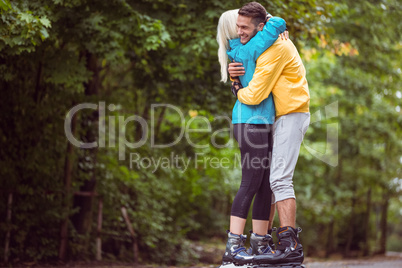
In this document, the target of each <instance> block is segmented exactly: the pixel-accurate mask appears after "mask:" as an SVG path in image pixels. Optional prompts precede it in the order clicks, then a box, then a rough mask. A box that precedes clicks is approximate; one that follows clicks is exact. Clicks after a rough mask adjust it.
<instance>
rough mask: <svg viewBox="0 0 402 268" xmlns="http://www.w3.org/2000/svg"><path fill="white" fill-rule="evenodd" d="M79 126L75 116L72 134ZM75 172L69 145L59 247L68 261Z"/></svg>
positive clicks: (72, 122) (61, 253)
mask: <svg viewBox="0 0 402 268" xmlns="http://www.w3.org/2000/svg"><path fill="white" fill-rule="evenodd" d="M76 125H77V116H76V114H74V116H73V118H72V119H71V132H72V133H73V135H74V134H75V132H76V131H75V129H76ZM72 172H73V145H72V144H71V143H70V142H68V143H67V151H66V158H65V160H64V197H63V198H64V199H63V213H64V219H63V221H62V223H61V228H60V247H59V259H60V260H62V261H65V260H66V256H67V245H68V221H69V216H70V207H71V183H72Z"/></svg>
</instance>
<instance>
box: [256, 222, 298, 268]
mask: <svg viewBox="0 0 402 268" xmlns="http://www.w3.org/2000/svg"><path fill="white" fill-rule="evenodd" d="M300 232H301V228H298V229H294V228H292V227H290V226H287V227H281V228H279V229H278V230H277V232H276V236H277V237H278V247H277V248H276V250H275V251H271V252H268V253H266V254H264V255H260V256H259V258H255V262H258V264H271V265H281V266H283V265H289V266H292V265H301V264H302V263H303V261H304V254H303V246H302V244H301V243H300V240H299V236H298V233H300Z"/></svg>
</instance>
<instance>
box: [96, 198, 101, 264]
mask: <svg viewBox="0 0 402 268" xmlns="http://www.w3.org/2000/svg"><path fill="white" fill-rule="evenodd" d="M102 213H103V200H102V197H99V201H98V226H97V230H96V234H97V237H96V260H97V261H101V260H102V238H101V234H102V220H103V218H102Z"/></svg>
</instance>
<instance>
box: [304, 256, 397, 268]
mask: <svg viewBox="0 0 402 268" xmlns="http://www.w3.org/2000/svg"><path fill="white" fill-rule="evenodd" d="M305 266H306V268H326V267H328V268H366V267H367V268H402V255H401V253H395V254H393V253H390V254H387V256H386V257H377V258H372V259H367V260H364V259H362V260H341V261H328V262H316V261H313V262H307V263H305Z"/></svg>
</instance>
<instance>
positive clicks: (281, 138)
mask: <svg viewBox="0 0 402 268" xmlns="http://www.w3.org/2000/svg"><path fill="white" fill-rule="evenodd" d="M238 26H239V25H238ZM241 28H242V27H241V26H240V27H239V29H240V30H239V31H240V33H239V35H240V37H242V33H241ZM245 34H246V33H245ZM228 70H229V74H230V76H231V77H236V76H240V75H243V74H244V68H243V67H242V66H241V63H231V64H230V65H229V69H228ZM271 92H272V94H273V98H274V103H275V111H276V120H275V123H274V146H273V152H272V162H271V174H270V184H271V189H272V192H273V194H274V196H275V202H276V207H277V209H278V216H279V221H280V225H281V227H280V228H279V229H278V231H277V236H278V240H279V243H278V247H277V250H276V251H273V252H271V253H269V254H266V255H265V256H256V259H255V261H256V262H258V261H259V259H260V258H261V260H260V261H261V263H266V262H267V260H268V263H272V264H275V263H277V264H281V263H299V264H300V263H301V262H303V259H304V255H303V248H302V246H301V243H300V241H299V239H298V233H299V232H300V231H301V229H300V228H297V229H296V197H295V193H294V189H293V173H294V169H295V167H296V163H297V159H298V156H299V151H300V146H301V143H302V141H303V137H304V134H305V133H306V131H307V128H308V125H309V123H310V113H309V102H310V95H309V90H308V83H307V79H306V70H305V68H304V65H303V63H302V61H301V58H300V55H299V53H298V51H297V49H296V47H295V46H294V44H293V43H292V41H290V40H282V39H281V38H278V40H277V41H276V42H275V43H274V44H273V45H272V46H271V47H270V48H268V49H267V50H266V51H265V52H264V53H263V54H261V56H260V57H259V58H258V59H257V66H256V69H255V73H254V76H253V79H252V80H251V81H250V83H249V84H248V86H247V87H245V88H241V89H239V90H238V91H237V98H238V100H239V101H240V102H242V103H244V104H248V105H258V104H259V103H260V102H261V101H263V100H264V99H266V98H267V97H268V96H269V94H270V93H271ZM257 257H258V258H257Z"/></svg>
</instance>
